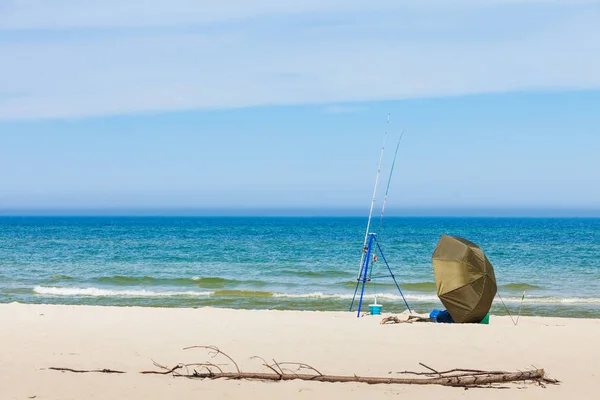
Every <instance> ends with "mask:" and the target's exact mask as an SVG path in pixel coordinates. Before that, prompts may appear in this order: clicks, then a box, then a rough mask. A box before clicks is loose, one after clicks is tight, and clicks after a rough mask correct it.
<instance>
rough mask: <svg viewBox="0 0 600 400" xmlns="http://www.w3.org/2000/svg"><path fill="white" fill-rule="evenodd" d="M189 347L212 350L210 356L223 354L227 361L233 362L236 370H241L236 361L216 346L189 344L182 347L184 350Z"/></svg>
mask: <svg viewBox="0 0 600 400" xmlns="http://www.w3.org/2000/svg"><path fill="white" fill-rule="evenodd" d="M189 349H208V350H211V351H212V356H213V357H216V356H218V355H219V354H222V355H224V356H225V357H227V358H228V359H229V361H231V362H232V363H233V365H235V369H237V372H238V373H240V372H242V371H241V370H240V367H239V366H238V365H237V363H236V362H235V360H234V359H233V358H231V357H229V356H228V355H227V354H225V353H223V352H222V351H221V350H219V349H218V348H217V347H216V346H190V347H186V348H184V350H189Z"/></svg>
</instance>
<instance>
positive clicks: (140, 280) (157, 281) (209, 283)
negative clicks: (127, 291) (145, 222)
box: [92, 275, 266, 289]
mask: <svg viewBox="0 0 600 400" xmlns="http://www.w3.org/2000/svg"><path fill="white" fill-rule="evenodd" d="M92 280H93V281H95V282H99V283H103V284H109V285H123V286H125V285H128V286H130V285H172V286H195V287H204V288H209V289H210V288H224V287H226V286H236V285H241V284H249V285H254V286H264V285H266V283H265V282H263V281H258V280H252V281H241V280H236V279H226V278H219V277H212V276H194V277H191V278H154V277H151V276H123V275H116V276H101V277H97V278H93V279H92Z"/></svg>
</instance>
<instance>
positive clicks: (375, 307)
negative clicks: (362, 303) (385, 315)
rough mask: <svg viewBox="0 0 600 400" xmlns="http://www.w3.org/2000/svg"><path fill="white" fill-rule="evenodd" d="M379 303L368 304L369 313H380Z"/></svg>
mask: <svg viewBox="0 0 600 400" xmlns="http://www.w3.org/2000/svg"><path fill="white" fill-rule="evenodd" d="M381 307H382V306H381V304H369V311H370V312H371V315H381Z"/></svg>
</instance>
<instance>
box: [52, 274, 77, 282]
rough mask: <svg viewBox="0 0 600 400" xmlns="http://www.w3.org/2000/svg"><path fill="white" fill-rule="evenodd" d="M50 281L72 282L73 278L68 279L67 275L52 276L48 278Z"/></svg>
mask: <svg viewBox="0 0 600 400" xmlns="http://www.w3.org/2000/svg"><path fill="white" fill-rule="evenodd" d="M50 279H52V280H54V281H70V280H73V278H72V277H70V276H69V275H62V274H58V275H52V276H51V277H50Z"/></svg>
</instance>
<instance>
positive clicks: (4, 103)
mask: <svg viewBox="0 0 600 400" xmlns="http://www.w3.org/2000/svg"><path fill="white" fill-rule="evenodd" d="M296 3H297V4H296ZM598 21H600V0H587V1H586V0H488V1H485V2H482V1H475V0H456V1H447V0H420V1H418V2H415V1H400V0H393V1H392V0H390V1H388V0H381V1H369V2H365V1H363V0H344V1H342V0H329V1H328V0H320V1H316V0H314V1H313V0H306V1H303V2H281V1H275V0H255V1H242V0H229V1H221V2H218V4H217V2H212V1H211V2H209V1H199V0H170V1H168V2H167V1H158V0H143V1H142V0H130V1H117V0H105V1H102V2H89V1H83V0H55V1H52V2H50V1H42V0H27V1H25V0H0V171H2V173H1V174H0V213H1V212H4V213H6V212H9V213H10V212H12V213H15V212H17V213H18V212H21V211H23V212H28V211H31V210H55V211H56V210H63V211H64V210H71V211H77V210H116V209H121V210H125V209H127V210H150V209H153V210H167V209H168V210H194V209H195V210H200V209H204V210H208V209H213V210H214V209H220V210H239V209H260V210H273V209H325V210H355V211H353V212H357V213H359V214H360V213H364V212H365V210H366V211H368V208H369V205H370V202H371V196H372V194H373V185H374V182H375V175H376V172H377V162H378V159H379V154H380V149H381V147H382V141H383V139H384V136H385V137H386V146H385V147H386V150H385V153H384V161H383V165H382V174H381V178H380V186H379V188H378V198H377V203H376V207H381V203H382V198H383V195H384V192H385V188H386V184H387V181H388V176H389V175H388V174H389V169H390V166H391V163H392V160H393V156H394V150H395V147H396V142H397V140H398V138H399V136H400V134H401V132H403V131H404V136H403V139H402V141H401V143H400V148H399V152H398V159H397V161H396V167H395V171H394V176H393V180H392V181H391V184H390V192H389V196H388V204H387V206H386V207H388V209H389V210H391V212H393V210H413V212H414V210H433V211H431V212H432V213H434V214H435V210H438V211H439V210H462V211H457V212H473V210H496V211H495V212H499V213H501V212H503V211H501V210H530V211H531V212H535V210H537V211H538V212H539V210H554V212H559V213H561V212H562V213H564V212H565V210H572V211H573V212H574V213H575V214H577V213H584V214H585V213H587V214H589V213H590V212H592V213H594V212H597V213H598V215H600V179H599V178H600V157H598V154H600V151H599V150H600V73H598V71H600V24H598ZM388 113H389V115H390V121H389V123H387V122H386V120H387V115H388ZM385 132H387V135H385ZM15 210H17V211H15ZM465 210H466V211H465ZM469 210H470V211H469ZM561 210H562V211H561ZM590 210H591V211H590ZM594 210H595V211H594ZM224 212H226V211H224ZM338 212H339V211H338Z"/></svg>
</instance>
